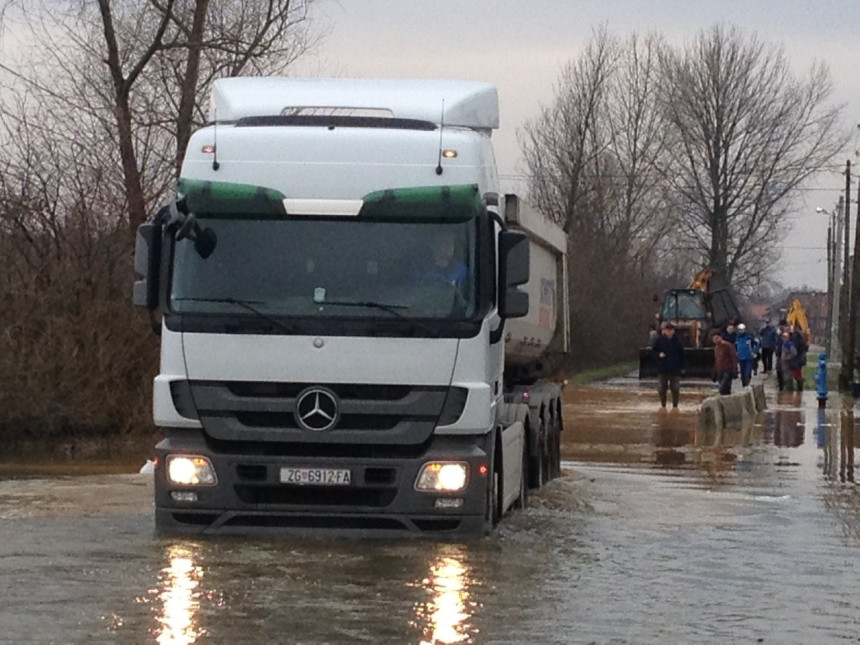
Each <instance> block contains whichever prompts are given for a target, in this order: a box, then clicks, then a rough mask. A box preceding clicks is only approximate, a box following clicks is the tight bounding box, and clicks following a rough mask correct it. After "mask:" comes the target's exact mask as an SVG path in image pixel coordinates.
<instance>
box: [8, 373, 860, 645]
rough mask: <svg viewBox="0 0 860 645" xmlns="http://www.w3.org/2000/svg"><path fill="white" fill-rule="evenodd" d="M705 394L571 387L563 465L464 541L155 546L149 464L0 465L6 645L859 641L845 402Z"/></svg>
mask: <svg viewBox="0 0 860 645" xmlns="http://www.w3.org/2000/svg"><path fill="white" fill-rule="evenodd" d="M757 378H758V379H761V378H762V377H761V376H759V377H757ZM712 392H713V386H712V384H710V383H701V384H699V385H693V386H689V385H688V386H687V387H684V388H683V389H682V394H681V398H682V401H681V409H680V410H679V411H677V412H658V410H657V407H658V406H657V397H656V393H655V392H654V391H653V384H639V383H638V382H637V381H636V380H635V379H618V380H613V381H610V382H607V383H602V384H598V385H595V386H592V387H586V388H569V389H568V390H567V391H566V392H565V431H564V434H563V442H564V443H563V456H564V459H565V461H564V473H563V477H562V478H561V479H559V480H556V481H553V482H552V483H551V484H550V485H549V486H547V487H546V488H545V489H544V490H542V491H540V492H539V493H537V494H535V495H533V497H532V498H531V505H530V507H529V508H528V509H527V510H525V511H518V512H515V513H513V514H511V515H510V516H508V517H507V518H506V519H505V520H504V521H503V523H502V525H501V526H500V527H499V529H498V530H497V531H496V532H495V533H494V534H493V535H492V536H491V537H489V538H486V539H476V540H470V541H464V542H451V543H441V542H430V541H413V540H400V541H357V540H356V541H353V540H295V539H247V540H246V539H208V540H198V539H177V538H162V537H160V536H157V535H155V534H154V533H153V529H152V525H153V521H152V502H151V481H150V478H149V477H148V476H146V475H139V474H112V473H109V472H106V471H104V470H98V471H97V472H98V474H92V475H85V476H79V475H76V476H70V475H60V474H58V471H57V470H56V469H55V470H54V471H52V474H51V475H50V476H49V477H48V476H42V477H41V478H39V477H35V474H34V471H33V469H32V468H29V469H28V470H27V472H26V473H23V474H26V476H27V477H25V478H22V477H17V478H16V476H15V475H16V473H15V466H14V464H8V463H7V464H0V477H2V478H4V479H2V480H0V579H2V581H3V584H2V586H0V642H3V643H7V642H8V643H147V642H151V643H194V642H219V643H233V642H236V643H239V642H241V643H353V642H355V643H422V642H423V643H692V642H695V643H726V642H731V643H830V642H836V643H842V642H858V634H860V576H858V575H857V572H856V570H855V565H854V563H855V561H857V559H858V555H860V497H858V490H857V487H856V486H855V484H854V482H853V480H854V472H853V464H854V458H855V447H854V446H855V445H856V441H857V436H856V432H855V430H854V419H853V415H854V410H853V401H846V402H844V403H843V402H842V401H840V400H839V399H838V398H834V399H832V400H831V401H829V402H828V407H827V410H826V411H823V412H821V413H820V412H819V410H818V409H817V407H818V406H817V401H816V399H815V393H814V392H805V393H803V395H799V394H790V393H784V394H780V395H779V396H777V393H776V392H774V389H773V384H772V383H771V382H770V381H768V382H767V384H766V392H767V401H768V407H769V409H768V411H767V412H766V413H765V414H763V415H760V416H759V418H758V419H757V420H756V421H755V423H751V424H748V425H747V427H745V428H740V429H736V430H730V431H722V432H699V431H698V430H697V409H698V404H699V402H700V401H701V399H702V398H703V397H705V396H706V395H710V394H711V393H712ZM55 473H56V474H55ZM19 474H21V473H19ZM34 477H35V478H34Z"/></svg>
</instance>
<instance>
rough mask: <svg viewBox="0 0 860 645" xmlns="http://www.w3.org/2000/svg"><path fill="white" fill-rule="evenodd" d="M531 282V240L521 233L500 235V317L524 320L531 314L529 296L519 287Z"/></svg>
mask: <svg viewBox="0 0 860 645" xmlns="http://www.w3.org/2000/svg"><path fill="white" fill-rule="evenodd" d="M528 281H529V238H528V236H526V234H525V233H523V232H521V231H512V230H507V229H506V230H503V231H501V232H500V233H499V315H500V316H501V317H502V318H522V317H523V316H525V315H527V314H528V313H529V294H528V293H526V292H525V291H521V290H520V289H518V288H517V287H519V286H520V285H523V284H525V283H526V282H528Z"/></svg>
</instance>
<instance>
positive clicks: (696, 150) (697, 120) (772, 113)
mask: <svg viewBox="0 0 860 645" xmlns="http://www.w3.org/2000/svg"><path fill="white" fill-rule="evenodd" d="M663 63H664V76H665V83H664V88H665V94H664V97H663V105H664V108H665V118H666V120H667V122H668V123H669V124H670V126H671V129H670V132H669V135H668V136H669V137H670V138H671V142H672V145H670V146H669V147H668V148H667V152H668V163H667V165H666V166H665V174H664V176H665V178H666V180H667V182H668V183H669V186H670V191H669V193H670V194H671V195H672V196H673V197H674V199H675V200H676V210H677V211H679V212H680V213H681V214H682V217H681V218H679V220H678V224H679V226H680V227H681V229H682V230H683V233H684V235H685V237H686V239H687V241H688V243H689V244H690V245H691V246H693V247H694V248H696V249H698V251H699V253H700V254H701V256H702V258H703V259H704V260H705V261H706V262H707V264H708V265H710V266H711V267H712V268H714V269H715V270H717V271H718V272H720V273H722V274H723V275H725V276H726V278H727V279H728V280H729V282H730V283H731V284H734V285H735V286H736V287H739V288H743V287H744V286H745V285H749V284H754V283H758V282H760V281H761V279H762V278H763V277H764V276H765V273H766V271H767V269H768V268H769V267H770V266H771V265H772V263H773V260H774V258H775V256H776V255H777V253H778V251H777V243H778V242H779V235H780V234H781V233H784V231H785V227H781V226H780V223H781V221H782V218H783V216H784V215H785V213H786V212H787V211H788V210H789V209H790V207H791V205H792V200H793V199H794V198H795V197H796V195H797V191H798V189H799V188H800V187H801V186H802V185H803V183H804V182H805V181H806V180H808V179H809V178H810V177H811V176H812V175H814V174H815V173H816V172H818V171H820V170H821V169H822V168H824V167H825V166H826V165H827V164H828V163H829V162H830V161H831V159H832V158H833V156H834V155H835V154H836V153H837V152H838V151H839V150H840V149H841V148H842V147H843V146H844V144H845V143H846V142H847V132H845V131H844V130H843V129H842V127H841V125H840V118H841V108H839V107H831V106H828V105H827V104H826V101H827V100H828V98H829V96H830V94H831V82H830V77H829V73H828V71H827V69H826V68H825V67H824V66H823V65H821V64H816V65H815V66H813V68H812V69H811V70H810V72H809V75H808V77H807V78H806V79H804V80H799V79H797V78H795V77H794V76H793V75H792V74H791V71H790V69H789V63H788V60H787V59H786V57H785V54H784V52H783V49H782V47H779V46H774V45H767V44H765V43H762V42H761V41H760V40H759V39H758V38H757V37H756V36H755V35H752V36H745V35H743V34H742V33H741V32H740V31H739V30H738V29H737V28H735V27H724V26H715V27H713V28H711V29H709V30H706V31H702V32H701V33H700V34H699V35H698V37H697V38H696V39H695V41H694V42H693V43H692V44H690V45H689V46H688V47H686V48H685V49H683V50H681V51H674V52H673V51H667V52H666V55H665V58H664V60H663Z"/></svg>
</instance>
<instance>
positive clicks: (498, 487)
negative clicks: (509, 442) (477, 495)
mask: <svg viewBox="0 0 860 645" xmlns="http://www.w3.org/2000/svg"><path fill="white" fill-rule="evenodd" d="M501 454H502V449H501V447H500V446H499V444H498V439H497V440H496V445H495V447H494V449H493V466H492V469H491V470H490V480H489V482H487V484H488V485H487V512H486V515H485V517H486V518H487V530H486V531H485V533H486V534H487V535H489V534H490V532H491V531H492V530H493V529H494V528H496V525H497V524H498V523H499V520H501V519H502V500H503V499H504V497H503V496H502V464H501Z"/></svg>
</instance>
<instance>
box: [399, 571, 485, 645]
mask: <svg viewBox="0 0 860 645" xmlns="http://www.w3.org/2000/svg"><path fill="white" fill-rule="evenodd" d="M463 561H464V558H462V557H454V556H452V555H440V556H439V557H438V558H437V559H436V560H435V561H434V562H433V564H432V565H431V566H430V572H429V574H428V575H427V577H426V578H424V579H423V580H422V581H421V583H420V586H421V587H423V588H424V590H425V591H426V592H427V593H428V594H429V595H430V598H429V599H428V600H427V602H424V603H420V604H417V605H416V606H415V610H414V611H415V617H416V620H415V622H414V624H415V626H416V627H418V628H419V629H420V630H421V632H422V641H421V642H422V645H424V644H431V643H432V644H433V645H435V644H437V643H444V644H449V643H468V642H473V641H474V638H473V637H474V635H475V632H476V630H475V629H474V626H473V625H472V624H471V622H470V621H471V618H472V615H473V613H474V612H473V609H474V606H475V603H474V602H473V601H472V599H471V594H470V591H469V589H470V585H471V576H470V572H469V570H468V569H467V568H466V566H464V564H463Z"/></svg>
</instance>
